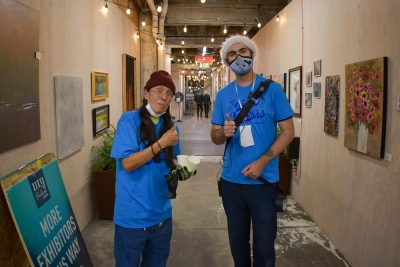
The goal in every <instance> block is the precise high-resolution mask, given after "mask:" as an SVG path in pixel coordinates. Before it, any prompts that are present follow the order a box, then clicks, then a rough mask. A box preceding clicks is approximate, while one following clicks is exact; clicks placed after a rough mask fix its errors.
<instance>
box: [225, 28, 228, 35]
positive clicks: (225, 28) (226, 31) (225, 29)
mask: <svg viewBox="0 0 400 267" xmlns="http://www.w3.org/2000/svg"><path fill="white" fill-rule="evenodd" d="M227 32H228V30H227V29H226V26H225V28H224V34H226V33H227Z"/></svg>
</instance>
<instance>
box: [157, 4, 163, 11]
mask: <svg viewBox="0 0 400 267" xmlns="http://www.w3.org/2000/svg"><path fill="white" fill-rule="evenodd" d="M161 11H162V6H161V3H159V4H158V6H157V12H158V13H161Z"/></svg>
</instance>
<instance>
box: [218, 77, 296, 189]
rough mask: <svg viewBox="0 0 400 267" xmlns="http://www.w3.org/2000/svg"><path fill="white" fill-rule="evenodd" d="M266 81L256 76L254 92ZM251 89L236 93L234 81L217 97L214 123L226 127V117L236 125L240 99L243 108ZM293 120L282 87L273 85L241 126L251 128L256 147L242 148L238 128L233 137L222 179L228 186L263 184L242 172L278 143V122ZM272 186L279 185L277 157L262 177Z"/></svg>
mask: <svg viewBox="0 0 400 267" xmlns="http://www.w3.org/2000/svg"><path fill="white" fill-rule="evenodd" d="M264 80H265V78H263V77H262V76H259V75H256V81H255V85H254V90H256V89H257V88H258V86H259V85H260V83H261V82H262V81H264ZM251 87H252V85H251V84H250V85H248V86H243V87H242V86H238V87H237V93H236V90H235V81H233V82H232V83H230V84H228V85H227V86H226V87H224V88H222V89H221V90H220V91H219V92H218V94H217V97H216V100H215V105H214V110H213V112H212V118H211V123H212V124H216V125H220V126H223V125H224V121H225V119H226V114H229V115H230V117H231V120H232V121H233V120H234V119H235V118H236V116H237V115H238V114H239V112H240V110H241V107H240V104H239V99H240V101H241V103H242V105H244V104H245V103H246V102H247V98H248V95H249V92H250V91H251ZM292 116H293V111H292V108H291V107H290V104H289V102H288V100H287V98H286V95H285V92H284V91H283V89H282V87H281V86H280V85H279V84H278V83H276V82H273V83H271V84H270V85H269V87H268V89H267V91H266V92H264V94H263V95H262V96H261V97H260V98H259V99H258V101H257V103H256V104H254V106H253V107H252V109H251V110H250V112H249V113H248V115H247V117H246V120H245V121H244V122H243V123H242V124H241V126H245V127H248V126H250V125H251V131H252V136H253V140H254V145H253V146H249V147H243V146H241V144H240V133H239V128H238V129H237V130H236V132H235V135H234V136H233V137H232V139H231V141H230V143H229V144H228V146H227V148H226V152H225V158H224V166H223V171H222V175H221V177H222V178H223V179H224V180H226V181H229V182H233V183H239V184H260V183H261V182H260V181H257V180H253V179H251V178H248V177H246V176H244V175H243V174H242V170H243V169H244V168H245V167H246V166H247V165H249V164H250V163H251V162H253V161H255V160H257V159H258V158H259V157H261V155H262V154H263V153H265V151H267V149H268V148H269V147H270V146H271V145H272V144H273V143H274V141H275V139H276V125H277V122H280V121H283V120H287V119H289V118H291V117H292ZM261 176H262V177H264V178H265V179H267V180H268V181H269V182H271V183H274V182H277V181H279V170H278V157H275V158H274V159H273V160H271V161H270V162H269V163H268V164H267V166H266V167H265V169H264V171H263V172H262V174H261Z"/></svg>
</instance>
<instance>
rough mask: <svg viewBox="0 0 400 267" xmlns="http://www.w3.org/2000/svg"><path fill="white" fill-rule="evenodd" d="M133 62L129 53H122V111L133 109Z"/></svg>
mask: <svg viewBox="0 0 400 267" xmlns="http://www.w3.org/2000/svg"><path fill="white" fill-rule="evenodd" d="M135 62H136V59H135V58H134V57H132V56H130V55H127V54H123V55H122V84H123V86H122V87H123V88H122V99H123V111H124V112H125V111H129V110H133V109H135V100H136V99H135Z"/></svg>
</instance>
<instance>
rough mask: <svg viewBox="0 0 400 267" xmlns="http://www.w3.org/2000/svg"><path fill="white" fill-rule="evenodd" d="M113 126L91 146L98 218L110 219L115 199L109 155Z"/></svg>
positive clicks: (113, 171)
mask: <svg viewBox="0 0 400 267" xmlns="http://www.w3.org/2000/svg"><path fill="white" fill-rule="evenodd" d="M114 137H115V127H114V126H112V125H111V128H109V129H107V130H105V131H104V132H103V133H102V135H101V137H100V139H99V140H98V141H97V144H96V145H94V146H93V147H92V151H91V163H92V173H93V177H94V182H95V190H96V195H97V205H98V211H99V219H102V220H112V218H113V215H114V200H115V165H116V163H115V159H114V158H112V157H110V153H111V148H112V144H113V142H114Z"/></svg>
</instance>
